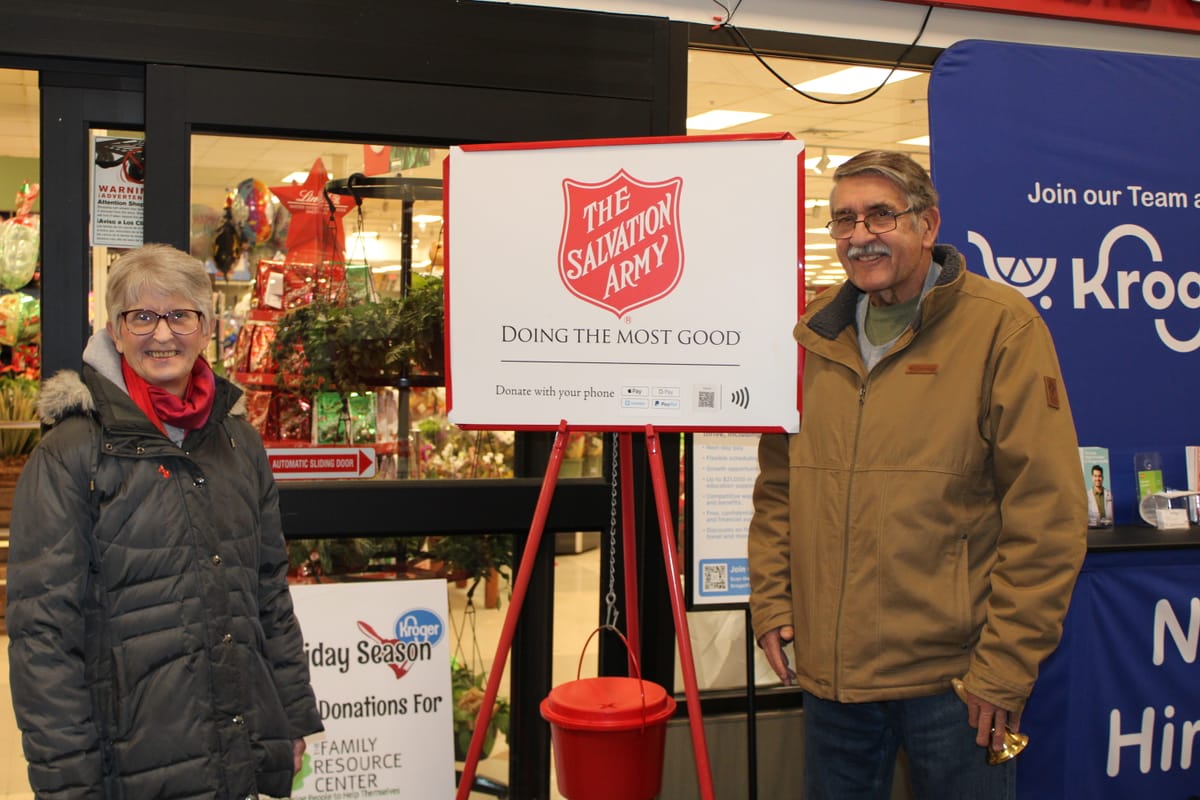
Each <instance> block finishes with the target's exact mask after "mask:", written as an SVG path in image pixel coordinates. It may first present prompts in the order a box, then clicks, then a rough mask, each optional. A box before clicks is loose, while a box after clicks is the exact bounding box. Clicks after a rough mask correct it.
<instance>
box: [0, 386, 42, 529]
mask: <svg viewBox="0 0 1200 800" xmlns="http://www.w3.org/2000/svg"><path fill="white" fill-rule="evenodd" d="M37 398H38V382H37V381H35V380H31V379H29V378H23V377H3V378H0V420H4V421H5V422H25V423H29V427H27V428H9V429H5V430H0V527H5V526H7V525H8V514H10V513H11V511H12V497H13V493H14V491H15V490H16V486H17V478H18V477H20V475H21V470H22V469H24V467H25V462H26V461H27V460H28V459H29V454H30V453H32V452H33V448H34V447H36V446H37V443H38V441H39V439H40V438H41V434H40V431H39V429H38V426H37V425H36V424H35V423H36V422H37V418H38V416H37Z"/></svg>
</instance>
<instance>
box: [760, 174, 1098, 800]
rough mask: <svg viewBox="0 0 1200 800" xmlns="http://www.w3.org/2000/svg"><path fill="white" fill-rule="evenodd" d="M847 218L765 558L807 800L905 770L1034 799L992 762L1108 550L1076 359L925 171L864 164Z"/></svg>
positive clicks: (774, 641) (764, 516)
mask: <svg viewBox="0 0 1200 800" xmlns="http://www.w3.org/2000/svg"><path fill="white" fill-rule="evenodd" d="M830 209H831V211H832V221H831V222H830V223H829V232H830V234H831V235H832V237H833V239H834V240H835V241H836V243H837V249H838V256H839V257H840V259H841V262H842V265H843V266H844V267H845V269H846V273H847V275H848V278H849V279H848V280H847V281H846V283H844V284H843V285H842V286H841V287H840V288H838V289H837V290H830V291H828V292H826V293H824V294H822V295H821V296H819V297H817V298H816V299H815V300H814V301H813V302H812V304H811V305H810V307H809V310H808V312H807V313H806V314H805V316H804V317H803V319H801V320H800V322H799V323H798V324H797V325H796V328H795V331H794V335H795V337H796V339H797V340H798V341H799V342H800V344H801V345H803V347H804V349H805V352H806V355H805V362H804V378H803V381H804V393H803V405H804V413H803V419H802V420H801V426H800V432H799V433H797V434H794V435H790V436H785V435H767V436H763V437H762V440H761V444H760V447H759V466H760V474H759V477H758V481H757V484H756V487H755V491H754V504H755V512H754V518H753V521H752V523H751V528H750V544H749V555H750V572H751V600H750V605H751V609H752V613H753V622H754V629H755V635H756V637H757V638H758V643H759V645H760V646H761V647H762V648H763V650H764V651H765V653H766V656H767V658H768V660H769V661H770V662H771V665H772V667H773V668H774V670H775V672H776V673H777V674H778V675H779V677H780V679H781V680H782V681H784V683H787V684H791V683H796V684H798V685H799V686H800V688H801V689H803V691H804V717H805V755H806V758H805V798H806V799H807V800H820V799H821V798H827V799H828V800H849V799H852V798H887V797H889V796H890V791H891V780H892V771H893V766H894V761H895V755H896V752H897V750H898V749H899V748H903V749H904V750H905V751H906V753H907V755H908V759H909V765H910V774H911V776H912V780H913V788H914V791H915V793H916V796H917V797H920V798H922V800H929V798H946V799H947V800H952V799H953V800H960V799H961V798H966V797H972V798H989V799H990V798H1012V797H1014V795H1015V789H1014V785H1015V766H1014V765H1015V762H1013V761H1008V762H1005V763H1003V764H1000V765H997V766H991V765H989V764H988V760H987V758H986V757H985V755H986V754H985V751H984V750H983V749H982V748H985V747H988V748H992V749H1000V748H1001V747H1002V746H1003V740H1004V730H1005V728H1006V727H1007V728H1009V729H1011V730H1016V729H1017V728H1018V727H1019V724H1020V715H1021V710H1022V708H1023V707H1024V704H1025V700H1026V698H1027V697H1028V696H1029V693H1030V691H1031V689H1032V687H1033V684H1034V681H1035V680H1036V678H1037V672H1038V665H1039V664H1040V663H1041V662H1042V660H1043V659H1045V658H1046V656H1048V655H1049V654H1050V653H1051V651H1053V650H1054V648H1055V647H1056V646H1057V644H1058V640H1059V637H1060V635H1061V632H1062V620H1063V616H1064V615H1065V613H1066V610H1067V604H1068V601H1069V599H1070V595H1071V590H1072V588H1073V586H1074V583H1075V576H1076V575H1077V573H1078V571H1079V567H1080V565H1081V563H1082V560H1083V556H1084V553H1085V550H1086V535H1087V508H1086V498H1085V493H1084V492H1083V491H1080V487H1079V460H1078V454H1077V452H1078V451H1077V450H1076V440H1075V430H1074V425H1073V423H1072V420H1071V412H1070V409H1069V407H1068V405H1067V396H1066V393H1065V391H1064V388H1063V385H1062V377H1061V374H1060V371H1059V366H1058V359H1057V356H1056V355H1055V351H1054V345H1053V343H1052V341H1051V338H1050V334H1049V331H1048V330H1047V328H1046V326H1045V324H1044V322H1043V321H1042V319H1041V318H1040V317H1039V315H1038V314H1037V312H1036V311H1035V310H1034V308H1033V306H1032V305H1030V303H1029V302H1028V301H1026V300H1025V298H1023V297H1022V296H1021V295H1020V294H1019V293H1017V292H1016V291H1014V290H1013V289H1011V288H1009V287H1006V286H1002V285H1000V284H997V283H994V282H991V281H988V280H986V279H984V278H982V277H979V276H977V275H973V274H971V273H968V272H967V271H966V270H965V269H964V265H963V260H962V256H961V255H960V254H959V253H958V252H957V251H956V250H955V249H954V248H952V247H949V246H946V245H939V244H936V240H937V233H938V227H939V224H940V221H941V215H940V213H939V211H938V205H937V192H936V190H935V189H934V187H933V184H932V182H931V180H930V178H929V175H928V173H927V172H926V171H925V169H924V168H922V167H921V166H920V165H919V164H917V163H916V162H915V161H913V160H912V159H911V158H909V157H908V156H907V155H904V154H901V153H892V152H884V151H870V152H865V153H861V154H859V155H857V156H855V157H854V158H852V159H850V160H849V161H847V162H845V163H844V164H843V165H842V166H841V167H839V168H838V170H837V172H836V173H835V174H834V189H833V193H832V197H831V199H830ZM788 643H791V644H792V648H793V655H794V658H795V669H794V670H792V669H791V667H790V663H791V662H789V659H788V656H787V654H786V653H785V651H784V647H785V645H787V644H788ZM955 679H961V680H962V682H963V686H961V687H960V689H961V690H962V697H963V698H964V699H965V700H966V705H964V704H963V702H962V700H960V699H959V697H958V696H957V695H956V693H955V692H953V691H951V681H952V680H955Z"/></svg>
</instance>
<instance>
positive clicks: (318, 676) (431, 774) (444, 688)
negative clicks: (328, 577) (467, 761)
mask: <svg viewBox="0 0 1200 800" xmlns="http://www.w3.org/2000/svg"><path fill="white" fill-rule="evenodd" d="M291 590H292V598H293V600H294V602H295V606H296V615H297V617H298V618H299V620H300V625H301V627H302V629H303V631H304V650H305V654H306V655H307V658H308V667H309V671H310V672H311V675H312V685H313V691H314V692H315V693H316V696H317V706H318V708H319V710H320V712H321V719H322V721H323V722H324V723H325V731H324V732H323V733H319V734H316V735H314V736H310V737H309V738H308V749H307V751H306V752H305V754H304V764H303V766H302V768H301V770H300V772H299V774H298V775H297V776H296V780H295V783H294V784H293V787H292V797H294V798H303V799H306V800H341V799H342V798H365V797H395V798H405V800H446V798H452V797H453V796H454V792H455V787H454V782H455V775H454V742H453V721H452V709H451V699H450V698H451V695H450V657H451V653H450V644H449V641H448V637H447V633H448V630H449V625H448V619H449V617H448V610H447V602H446V582H445V581H444V580H440V579H439V580H419V581H418V580H413V581H407V580H406V581H369V582H364V583H327V584H320V585H302V586H293V587H291Z"/></svg>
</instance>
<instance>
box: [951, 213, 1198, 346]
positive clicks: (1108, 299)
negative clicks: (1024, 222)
mask: <svg viewBox="0 0 1200 800" xmlns="http://www.w3.org/2000/svg"><path fill="white" fill-rule="evenodd" d="M1127 238H1130V239H1135V240H1137V241H1138V242H1140V243H1141V244H1142V246H1144V248H1145V251H1146V257H1147V262H1146V264H1145V267H1146V268H1145V269H1113V268H1112V264H1111V258H1112V250H1113V248H1114V247H1115V246H1116V245H1117V243H1118V242H1120V241H1121V240H1122V239H1127ZM967 241H968V242H970V243H971V244H972V245H974V246H975V247H976V248H978V249H979V254H980V256H981V257H982V260H983V268H984V271H985V272H986V273H987V276H988V277H989V278H991V279H992V280H994V281H999V282H1001V283H1006V284H1008V285H1009V286H1012V287H1013V288H1014V289H1016V290H1017V291H1019V292H1020V293H1021V294H1023V295H1025V296H1026V297H1027V298H1029V299H1030V300H1031V301H1034V302H1036V303H1037V304H1038V305H1039V306H1041V307H1042V308H1043V309H1049V308H1050V307H1051V306H1052V305H1053V299H1052V298H1051V297H1050V296H1049V295H1047V294H1043V293H1044V292H1045V291H1046V289H1047V288H1048V287H1049V286H1050V283H1051V281H1053V280H1054V276H1055V272H1056V270H1057V266H1058V264H1057V259H1055V258H1050V257H1045V256H1039V257H1029V256H1025V257H1011V256H994V255H993V253H992V246H991V245H990V244H989V243H988V240H987V239H986V238H984V236H983V234H981V233H978V232H976V231H967ZM1162 260H1163V257H1162V248H1161V247H1160V246H1159V244H1158V240H1156V239H1155V238H1154V234H1152V233H1150V231H1148V230H1146V229H1145V228H1143V227H1142V226H1140V225H1132V224H1125V225H1118V226H1116V227H1115V228H1113V229H1112V230H1110V231H1109V232H1108V233H1106V234H1105V235H1104V238H1103V239H1102V240H1101V242H1100V247H1099V250H1098V252H1097V254H1096V262H1095V267H1094V268H1091V269H1089V267H1088V263H1087V259H1085V258H1072V259H1071V280H1072V283H1071V298H1072V304H1073V307H1074V308H1080V309H1081V308H1089V307H1091V308H1099V309H1104V310H1115V311H1129V310H1131V309H1134V308H1138V307H1144V308H1147V309H1149V310H1150V311H1152V312H1153V311H1167V310H1168V309H1170V308H1172V307H1174V306H1177V305H1178V306H1181V307H1183V308H1185V309H1189V310H1195V309H1198V308H1200V272H1197V271H1195V270H1189V271H1187V272H1184V273H1183V274H1181V275H1179V276H1178V277H1176V276H1174V275H1172V274H1171V273H1169V272H1166V271H1165V270H1162V269H1151V268H1150V266H1151V265H1153V264H1161V263H1162ZM1154 331H1155V333H1156V334H1158V338H1159V341H1161V342H1162V343H1163V344H1164V345H1166V346H1167V347H1168V348H1169V349H1171V350H1174V351H1175V352H1177V353H1190V352H1192V351H1194V350H1197V349H1200V327H1198V328H1197V329H1196V330H1194V331H1191V330H1188V331H1179V330H1178V323H1176V330H1175V331H1172V330H1171V329H1170V328H1169V327H1168V325H1167V320H1166V319H1164V318H1163V317H1161V316H1157V317H1154Z"/></svg>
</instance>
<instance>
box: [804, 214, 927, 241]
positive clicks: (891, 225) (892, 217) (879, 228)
mask: <svg viewBox="0 0 1200 800" xmlns="http://www.w3.org/2000/svg"><path fill="white" fill-rule="evenodd" d="M915 210H916V209H915V208H913V207H912V206H909V207H908V208H906V209H904V210H903V211H889V210H888V209H886V208H877V209H875V210H874V211H868V212H867V213H866V214H865V215H864V216H863V218H862V219H858V218H857V217H852V216H850V215H846V216H844V217H836V218H834V219H831V220H829V222H827V223H825V227H826V228H828V229H829V235H830V236H832V237H833V238H834V239H849V238H850V237H851V236H853V235H854V229H855V228H857V227H858V223H860V222H861V223H862V224H863V226H865V227H866V229H867V232H869V233H887V232H888V231H894V230H896V217H902V216H904V215H905V214H911V213H913V212H914V211H915Z"/></svg>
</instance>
